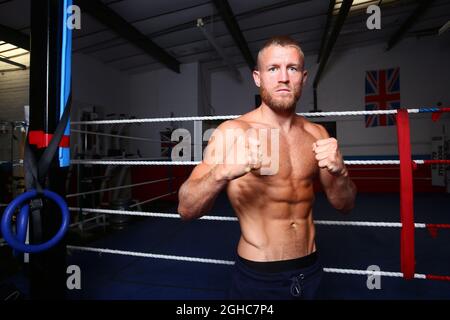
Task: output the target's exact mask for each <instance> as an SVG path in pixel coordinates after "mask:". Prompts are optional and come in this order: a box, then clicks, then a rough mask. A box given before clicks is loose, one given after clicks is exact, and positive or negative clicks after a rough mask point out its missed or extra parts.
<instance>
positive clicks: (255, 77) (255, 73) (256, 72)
mask: <svg viewBox="0 0 450 320" xmlns="http://www.w3.org/2000/svg"><path fill="white" fill-rule="evenodd" d="M253 80H254V81H255V84H256V86H257V87H258V88H259V87H260V86H261V78H260V75H259V70H253Z"/></svg>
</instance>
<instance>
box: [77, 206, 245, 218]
mask: <svg viewBox="0 0 450 320" xmlns="http://www.w3.org/2000/svg"><path fill="white" fill-rule="evenodd" d="M69 210H70V211H84V212H90V213H108V214H120V215H130V216H140V217H157V218H173V219H180V215H179V214H178V213H163V212H145V211H130V210H113V209H93V208H78V207H69ZM200 220H213V221H238V219H237V218H236V217H225V216H203V217H201V218H200Z"/></svg>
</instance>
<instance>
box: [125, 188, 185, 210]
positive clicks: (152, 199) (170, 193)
mask: <svg viewBox="0 0 450 320" xmlns="http://www.w3.org/2000/svg"><path fill="white" fill-rule="evenodd" d="M177 193H178V191H173V192H169V193H166V194H163V195H161V196H157V197H154V198H151V199H148V200H144V201H141V202H138V203H135V204H132V205H130V206H129V207H128V208H130V209H131V208H134V207H137V206H140V205H142V204H144V203H148V202H151V201H154V200H158V199H161V198H164V197H167V196H170V195H172V194H177Z"/></svg>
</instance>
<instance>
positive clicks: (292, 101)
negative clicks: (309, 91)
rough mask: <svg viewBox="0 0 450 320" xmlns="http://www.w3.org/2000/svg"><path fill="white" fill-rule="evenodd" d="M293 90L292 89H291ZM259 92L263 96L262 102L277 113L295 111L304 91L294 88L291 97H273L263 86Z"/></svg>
mask: <svg viewBox="0 0 450 320" xmlns="http://www.w3.org/2000/svg"><path fill="white" fill-rule="evenodd" d="M289 89H291V90H292V88H289ZM259 92H260V94H261V100H262V101H263V102H264V103H265V104H266V105H267V106H269V108H270V109H272V110H273V111H275V112H282V113H286V112H293V111H295V107H296V105H297V101H298V99H300V96H301V94H302V90H301V88H300V87H298V88H293V90H292V91H291V92H290V95H289V96H285V97H283V96H278V97H276V96H273V95H271V94H270V92H269V91H268V90H266V88H265V87H264V85H263V84H261V86H260V89H259ZM292 93H293V94H292Z"/></svg>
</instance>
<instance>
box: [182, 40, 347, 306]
mask: <svg viewBox="0 0 450 320" xmlns="http://www.w3.org/2000/svg"><path fill="white" fill-rule="evenodd" d="M253 78H254V81H255V84H256V86H258V87H259V88H260V93H261V99H262V103H261V105H260V106H259V107H258V108H257V109H255V110H253V111H251V112H249V113H246V114H244V115H243V116H241V117H239V118H237V119H235V120H229V121H226V122H224V123H222V124H221V125H220V126H219V127H218V128H217V129H218V130H216V132H220V133H225V132H227V133H229V132H239V134H237V135H242V132H248V131H247V130H248V129H256V130H258V129H262V128H265V129H269V130H273V129H277V132H278V133H279V134H278V140H279V141H278V142H279V150H278V154H270V158H271V159H272V160H273V159H274V157H278V159H277V160H278V163H279V165H278V168H277V171H276V172H275V173H274V174H268V175H262V174H261V169H262V167H264V166H265V165H267V163H264V161H263V158H262V154H261V145H262V144H263V143H264V141H261V140H258V138H255V137H254V136H251V135H246V136H245V141H246V144H245V148H244V149H242V148H238V146H237V145H238V143H237V139H238V138H239V136H235V137H234V140H233V141H234V142H235V143H234V144H232V145H231V148H230V147H224V146H223V145H224V144H225V140H226V139H210V142H209V144H208V148H213V149H215V150H225V151H224V155H223V158H221V160H222V161H216V160H217V159H216V160H214V161H212V160H211V159H210V156H206V158H204V159H203V162H202V163H200V164H199V165H198V166H197V167H195V168H194V170H193V172H192V174H191V176H190V177H189V179H188V180H187V181H186V182H185V183H184V184H183V185H182V187H181V188H180V191H179V206H178V212H179V213H180V215H181V217H182V218H183V219H185V220H189V219H194V218H198V217H201V216H202V215H204V214H205V213H207V212H208V211H209V210H210V209H211V207H212V205H213V203H214V201H215V199H216V197H217V195H218V194H219V193H220V192H221V191H222V190H224V189H226V191H227V194H228V197H229V199H230V202H231V204H232V206H233V208H234V210H235V212H236V215H237V217H238V219H239V223H240V227H241V237H240V240H239V244H238V248H237V254H238V255H237V258H236V264H235V268H234V271H233V277H232V284H231V290H230V298H231V299H311V298H314V296H315V293H316V291H317V289H318V285H319V282H320V279H321V276H322V272H323V271H322V268H321V266H320V263H319V262H318V255H317V252H316V244H315V240H314V238H315V228H314V223H313V214H312V207H313V203H314V191H313V180H314V179H315V178H317V177H318V178H319V179H320V182H321V184H322V186H323V189H324V191H325V193H326V196H327V198H328V200H329V202H330V203H331V204H332V205H333V207H335V208H336V209H338V210H340V211H342V212H348V211H350V210H351V209H352V208H353V206H354V201H355V195H356V188H355V185H354V184H353V182H352V181H351V180H350V178H349V176H348V171H347V169H346V167H345V165H344V162H343V159H342V155H341V153H340V151H339V148H338V144H337V141H336V139H333V138H330V137H329V135H328V133H327V131H326V130H325V129H324V128H323V127H322V126H320V125H317V124H314V123H312V122H309V121H308V120H306V119H305V118H303V117H301V116H298V115H296V113H295V108H296V103H297V101H298V99H299V98H300V96H301V93H302V88H303V86H304V84H305V82H306V78H307V71H306V70H304V55H303V52H302V50H301V48H300V45H299V44H298V43H297V42H296V41H295V40H293V39H291V38H289V37H284V36H282V37H274V38H271V39H269V41H267V42H266V44H265V45H264V46H263V47H262V48H261V50H260V51H259V53H258V61H257V68H256V70H255V71H253ZM237 129H242V130H237ZM213 137H214V135H213ZM269 140H270V139H269ZM274 142H275V141H269V144H272V143H274ZM269 149H270V148H269ZM210 150H211V149H210ZM236 150H237V152H239V153H240V154H241V155H242V153H244V156H243V159H244V160H245V161H236V157H230V156H229V155H230V154H233V152H236ZM208 154H212V153H208ZM218 154H220V153H218ZM241 159H242V157H241Z"/></svg>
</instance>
